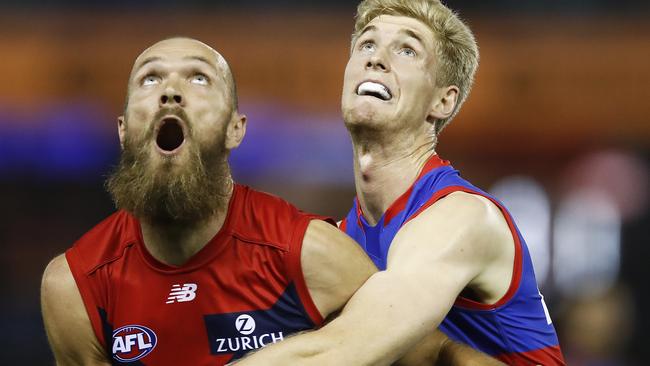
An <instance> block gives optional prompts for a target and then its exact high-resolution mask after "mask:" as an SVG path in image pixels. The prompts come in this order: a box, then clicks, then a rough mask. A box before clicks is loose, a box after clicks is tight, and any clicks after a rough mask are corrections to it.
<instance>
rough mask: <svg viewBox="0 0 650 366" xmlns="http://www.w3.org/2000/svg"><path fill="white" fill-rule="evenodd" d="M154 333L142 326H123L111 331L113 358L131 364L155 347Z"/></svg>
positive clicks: (155, 338)
mask: <svg viewBox="0 0 650 366" xmlns="http://www.w3.org/2000/svg"><path fill="white" fill-rule="evenodd" d="M156 340H157V337H156V333H154V332H153V330H151V329H149V328H147V327H144V326H142V325H125V326H123V327H120V328H118V329H116V330H115V331H113V358H114V359H116V360H118V361H120V362H133V361H136V360H139V359H141V358H142V357H144V356H146V355H148V354H149V353H151V351H153V349H154V348H155V347H156Z"/></svg>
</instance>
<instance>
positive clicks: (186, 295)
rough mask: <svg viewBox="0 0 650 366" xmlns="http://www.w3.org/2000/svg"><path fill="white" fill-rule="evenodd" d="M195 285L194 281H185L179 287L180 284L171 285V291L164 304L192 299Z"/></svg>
mask: <svg viewBox="0 0 650 366" xmlns="http://www.w3.org/2000/svg"><path fill="white" fill-rule="evenodd" d="M197 287H198V286H196V284H195V283H185V284H183V286H182V287H181V285H180V284H176V285H173V286H172V291H171V292H170V293H169V297H167V302H166V303H165V304H171V303H174V302H186V301H192V300H194V298H195V297H196V288H197Z"/></svg>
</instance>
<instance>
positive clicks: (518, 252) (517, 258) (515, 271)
mask: <svg viewBox="0 0 650 366" xmlns="http://www.w3.org/2000/svg"><path fill="white" fill-rule="evenodd" d="M459 191H460V192H465V193H471V194H476V195H479V196H481V197H485V198H487V199H489V200H490V202H492V203H493V204H494V205H496V206H497V207H498V208H499V211H501V215H503V218H504V219H505V220H506V222H507V224H508V229H510V233H511V235H512V239H513V241H514V244H515V255H514V261H513V268H512V277H511V278H510V285H509V286H508V290H507V291H506V293H505V294H504V295H503V296H502V297H501V298H500V299H499V300H498V301H497V302H495V303H494V304H483V303H480V302H478V301H474V300H470V299H468V298H465V297H463V296H458V298H457V299H456V302H455V303H454V306H458V307H461V308H466V309H472V310H494V309H496V308H498V307H501V306H503V305H505V304H506V303H507V302H508V301H510V300H511V299H512V298H513V297H514V295H515V294H516V293H517V290H519V284H520V282H521V271H522V266H523V259H522V248H521V239H520V238H519V234H518V233H517V229H516V228H515V223H514V221H513V220H512V217H511V216H510V214H509V213H508V211H507V210H506V209H505V207H503V205H501V204H500V203H499V202H497V201H496V200H495V199H494V198H492V197H489V196H487V195H485V194H484V193H481V192H478V191H475V190H472V189H469V188H467V187H464V186H449V187H445V188H443V189H441V190H440V191H438V192H436V193H435V194H434V195H433V196H431V198H429V200H428V201H427V202H426V203H425V204H424V205H422V207H420V208H419V209H418V210H417V211H416V212H415V213H414V214H413V215H411V216H410V217H409V218H408V220H406V221H405V222H404V224H406V223H407V222H409V221H410V220H412V219H414V218H415V217H417V216H418V215H419V214H421V213H422V212H423V211H424V210H426V209H427V208H429V207H430V206H431V205H433V204H434V203H436V202H437V201H438V200H439V199H441V198H443V197H445V196H447V195H449V194H451V193H453V192H459Z"/></svg>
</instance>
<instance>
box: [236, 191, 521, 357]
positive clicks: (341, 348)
mask: <svg viewBox="0 0 650 366" xmlns="http://www.w3.org/2000/svg"><path fill="white" fill-rule="evenodd" d="M468 222H471V223H472V225H467V223H468ZM503 225H504V222H503V217H502V216H501V214H500V213H499V212H498V209H497V208H496V207H494V206H493V205H491V204H488V203H486V202H485V201H484V200H483V199H480V198H477V197H476V196H473V195H468V194H452V195H450V196H448V197H447V198H445V199H442V200H440V201H439V202H437V203H436V204H434V205H432V206H431V207H429V208H428V209H427V210H425V211H424V212H423V213H422V214H420V216H418V217H417V218H416V219H414V220H412V221H411V222H409V223H408V224H407V225H405V226H404V227H403V228H402V229H401V230H400V232H399V233H398V235H397V236H396V237H395V239H394V241H393V243H392V246H391V250H390V253H389V257H388V268H387V270H386V271H383V272H377V273H375V274H374V275H372V276H371V277H370V279H368V281H366V283H365V284H364V285H363V286H362V287H361V288H360V289H359V290H358V291H357V292H356V294H355V295H354V296H353V297H352V299H351V300H350V301H349V303H348V304H347V305H346V307H345V308H344V310H343V312H342V313H341V315H340V316H339V317H338V318H336V319H334V320H333V321H332V322H330V323H329V324H328V325H326V326H325V327H323V328H321V329H320V330H318V331H315V332H311V333H306V334H302V335H300V336H297V337H293V338H290V339H287V340H285V341H283V342H281V343H279V344H276V345H274V346H272V347H268V348H266V349H264V350H262V351H260V352H257V353H256V354H254V355H253V356H252V357H250V358H248V359H246V360H244V362H242V363H241V365H242V366H243V365H247V364H250V365H254V364H264V365H286V364H300V365H338V364H353V365H390V364H392V363H393V362H395V361H397V360H398V359H399V358H400V357H402V356H403V355H405V354H406V352H407V351H408V350H409V349H411V348H412V347H414V346H416V345H417V344H418V343H419V342H420V341H421V340H422V339H423V338H424V337H425V336H426V335H427V334H430V333H431V330H432V329H435V328H436V327H437V326H438V324H440V322H441V321H442V320H443V319H444V317H445V316H446V314H447V312H448V311H449V309H450V308H451V306H452V305H453V303H454V301H455V299H456V297H457V296H458V295H459V293H460V292H461V291H462V290H463V288H465V287H466V286H467V285H468V284H470V282H472V281H475V280H476V279H477V278H479V277H481V276H479V275H481V274H482V272H483V271H484V269H485V268H486V267H487V266H488V265H489V264H491V263H492V262H493V261H495V260H496V258H498V257H500V254H501V252H502V251H503V248H504V246H503V245H494V243H505V242H507V239H506V238H507V237H508V231H507V228H505V232H504V226H503ZM481 278H482V277H481Z"/></svg>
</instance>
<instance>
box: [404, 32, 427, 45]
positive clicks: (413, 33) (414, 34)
mask: <svg viewBox="0 0 650 366" xmlns="http://www.w3.org/2000/svg"><path fill="white" fill-rule="evenodd" d="M400 33H402V34H405V35H407V36H409V37H412V38H415V39H416V40H417V41H418V42H420V44H422V45H424V41H422V37H420V35H419V34H417V33H415V32H414V31H412V30H410V29H402V30H400Z"/></svg>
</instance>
